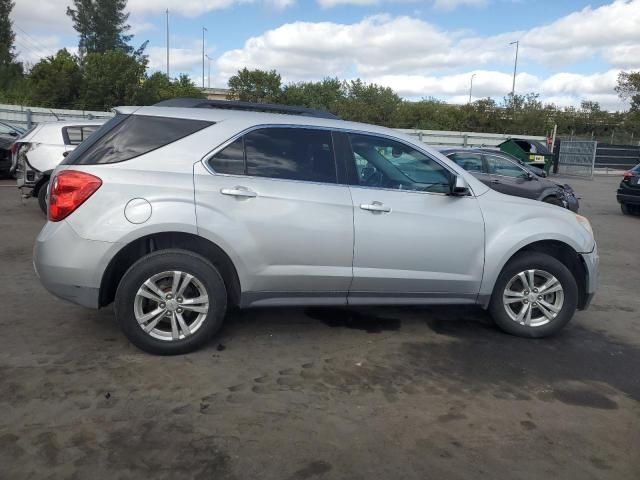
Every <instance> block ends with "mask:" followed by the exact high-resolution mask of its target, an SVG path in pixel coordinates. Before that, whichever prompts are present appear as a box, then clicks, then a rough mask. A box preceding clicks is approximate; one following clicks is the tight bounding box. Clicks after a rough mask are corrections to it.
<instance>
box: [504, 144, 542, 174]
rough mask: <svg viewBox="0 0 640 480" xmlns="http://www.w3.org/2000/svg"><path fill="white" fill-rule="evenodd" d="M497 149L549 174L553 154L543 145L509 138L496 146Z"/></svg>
mask: <svg viewBox="0 0 640 480" xmlns="http://www.w3.org/2000/svg"><path fill="white" fill-rule="evenodd" d="M498 148H500V150H502V151H503V152H505V153H509V154H511V155H513V156H514V157H516V158H519V159H520V160H522V161H523V162H527V163H530V164H532V165H535V166H536V167H540V168H544V169H545V170H546V171H547V173H549V170H548V169H549V168H550V167H551V165H553V153H552V152H551V151H549V149H548V148H547V146H546V145H545V144H544V143H542V142H539V141H537V140H527V139H524V138H510V139H509V140H507V141H505V142H502V143H501V144H500V145H498Z"/></svg>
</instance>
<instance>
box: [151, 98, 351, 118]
mask: <svg viewBox="0 0 640 480" xmlns="http://www.w3.org/2000/svg"><path fill="white" fill-rule="evenodd" d="M153 106H154V107H182V108H219V109H223V110H245V111H253V112H265V113H284V114H288V115H303V116H306V117H317V118H328V119H331V120H339V119H340V117H337V116H336V115H334V114H333V113H330V112H327V111H324V110H316V109H313V108H306V107H294V106H291V105H275V104H272V103H254V102H240V101H237V100H207V99H204V98H171V99H169V100H163V101H162V102H158V103H156V104H154V105H153Z"/></svg>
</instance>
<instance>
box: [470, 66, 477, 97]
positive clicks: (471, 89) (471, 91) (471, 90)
mask: <svg viewBox="0 0 640 480" xmlns="http://www.w3.org/2000/svg"><path fill="white" fill-rule="evenodd" d="M475 76H476V74H475V73H474V74H473V75H471V86H470V87H469V103H471V94H472V93H473V77H475Z"/></svg>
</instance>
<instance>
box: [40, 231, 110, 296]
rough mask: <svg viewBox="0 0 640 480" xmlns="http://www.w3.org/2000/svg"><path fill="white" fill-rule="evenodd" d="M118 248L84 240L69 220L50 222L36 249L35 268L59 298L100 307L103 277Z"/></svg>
mask: <svg viewBox="0 0 640 480" xmlns="http://www.w3.org/2000/svg"><path fill="white" fill-rule="evenodd" d="M117 245H118V244H114V243H109V242H99V241H93V240H86V239H84V238H81V237H80V236H78V235H77V234H76V233H75V231H74V230H73V229H72V228H71V226H70V225H69V224H68V223H67V222H66V221H62V222H55V223H54V222H47V223H46V224H45V226H44V227H43V228H42V230H41V232H40V234H39V235H38V238H37V240H36V243H35V246H34V250H33V266H34V269H35V271H36V274H37V275H38V277H39V278H40V282H41V283H42V285H43V286H44V287H45V288H46V289H47V290H48V291H49V292H50V293H52V294H53V295H55V296H56V297H59V298H61V299H63V300H67V301H69V302H72V303H75V304H78V305H82V306H84V307H89V308H98V307H99V298H98V297H99V293H100V282H101V280H102V274H103V272H104V271H105V269H106V266H107V263H108V261H109V259H110V258H111V253H112V252H113V251H114V250H116V249H117Z"/></svg>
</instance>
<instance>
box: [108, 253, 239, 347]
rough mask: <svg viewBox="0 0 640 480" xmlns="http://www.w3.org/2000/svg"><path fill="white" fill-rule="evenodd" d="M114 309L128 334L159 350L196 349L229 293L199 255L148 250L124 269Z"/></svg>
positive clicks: (213, 328) (217, 323)
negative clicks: (150, 251)
mask: <svg viewBox="0 0 640 480" xmlns="http://www.w3.org/2000/svg"><path fill="white" fill-rule="evenodd" d="M114 306H115V313H116V318H117V319H118V322H119V323H120V326H121V328H122V330H123V332H124V334H125V335H126V336H127V338H128V339H129V340H130V341H131V343H133V344H134V345H136V346H137V347H139V348H140V349H142V350H144V351H146V352H149V353H154V354H158V355H176V354H182V353H188V352H191V351H194V350H196V349H198V348H199V347H201V346H202V345H203V344H205V343H206V342H207V341H208V340H209V339H210V338H211V337H212V336H213V335H214V334H215V333H216V332H217V331H218V330H219V329H220V327H221V326H222V322H223V319H224V315H225V312H226V309H227V292H226V288H225V285H224V281H223V279H222V277H221V276H220V273H219V272H218V270H217V269H216V267H215V266H214V265H213V264H211V262H209V261H208V260H207V259H206V258H204V257H202V256H201V255H198V254H195V253H193V252H189V251H186V250H179V249H171V250H160V251H156V252H153V253H150V254H148V255H146V256H144V257H142V258H141V259H140V260H138V261H137V262H136V263H134V264H133V265H132V266H131V267H130V268H129V270H127V272H126V273H125V274H124V276H123V277H122V280H121V281H120V284H119V286H118V289H117V291H116V298H115V305H114Z"/></svg>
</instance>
